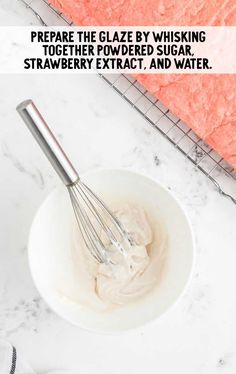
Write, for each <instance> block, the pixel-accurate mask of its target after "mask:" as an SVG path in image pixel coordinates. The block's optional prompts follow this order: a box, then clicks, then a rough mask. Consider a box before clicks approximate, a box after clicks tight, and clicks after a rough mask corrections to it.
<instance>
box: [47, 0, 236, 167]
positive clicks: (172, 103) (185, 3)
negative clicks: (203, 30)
mask: <svg viewBox="0 0 236 374" xmlns="http://www.w3.org/2000/svg"><path fill="white" fill-rule="evenodd" d="M51 3H52V4H53V5H54V6H55V7H57V8H58V9H59V10H60V11H62V12H63V13H64V14H65V15H66V16H67V17H68V18H69V19H71V20H72V21H73V22H74V23H75V24H78V25H119V26H127V25H129V26H130V25H134V26H136V25H142V26H148V25H182V26H186V25H189V26H194V25H227V26H232V25H236V3H235V0H211V1H209V0H180V1H176V0H116V1H114V0H102V1H101V0H51ZM137 79H138V81H139V82H140V83H142V84H143V85H144V86H145V87H146V88H147V90H149V91H150V92H151V93H153V94H154V95H155V96H156V97H157V98H158V99H159V100H161V101H162V102H163V104H165V105H166V106H167V107H168V108H169V109H170V110H171V111H172V112H173V113H174V114H176V115H177V116H178V117H180V118H181V119H182V120H183V121H184V122H186V123H187V124H188V125H189V126H190V127H191V128H192V129H193V130H194V131H195V132H196V133H197V134H198V135H199V136H200V137H201V138H202V139H204V140H205V141H206V142H207V143H208V144H209V145H211V146H212V147H213V148H215V150H216V151H218V152H219V153H220V155H221V156H222V157H224V158H225V159H226V160H227V161H228V162H229V163H231V164H232V166H234V167H235V168H236V75H167V74H166V75H157V74H156V75H153V74H145V75H144V74H140V75H138V76H137Z"/></svg>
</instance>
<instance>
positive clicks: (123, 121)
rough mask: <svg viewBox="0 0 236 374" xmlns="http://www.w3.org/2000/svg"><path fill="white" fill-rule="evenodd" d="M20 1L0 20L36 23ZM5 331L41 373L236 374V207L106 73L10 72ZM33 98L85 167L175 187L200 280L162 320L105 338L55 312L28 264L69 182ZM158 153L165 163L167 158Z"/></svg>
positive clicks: (3, 226) (1, 98)
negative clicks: (42, 220)
mask: <svg viewBox="0 0 236 374" xmlns="http://www.w3.org/2000/svg"><path fill="white" fill-rule="evenodd" d="M31 23H34V17H33V15H32V14H30V13H29V12H27V11H26V9H25V8H24V7H23V6H22V5H21V4H20V3H19V2H18V1H11V2H9V1H7V0H0V24H1V25H3V24H5V25H7V24H12V25H13V24H15V25H20V24H21V25H23V24H31ZM0 82H1V95H0V120H1V132H0V146H1V149H0V163H1V184H0V192H1V194H0V196H1V197H0V200H1V211H0V237H1V246H0V338H1V337H2V338H6V339H8V340H10V341H11V342H12V343H13V344H14V345H16V346H17V348H18V349H19V350H20V351H21V352H22V354H23V355H24V357H25V358H26V360H28V361H29V363H30V364H31V365H32V367H33V368H34V369H35V370H36V372H37V373H41V374H42V373H44V372H46V371H48V370H52V369H77V370H78V373H83V374H86V373H94V372H96V373H97V374H99V373H103V374H110V373H111V372H112V373H113V374H118V373H119V374H120V373H124V374H126V373H127V374H128V373H129V372H130V371H133V372H135V373H136V374H141V373H146V372H147V373H150V374H151V373H153V374H154V373H162V374H173V373H181V374H199V373H203V374H215V373H218V372H219V373H228V374H231V373H232V374H233V373H235V372H236V292H235V287H236V286H235V285H236V271H235V268H236V230H235V224H236V207H235V206H234V205H233V204H232V202H230V201H229V200H226V199H225V198H222V197H221V196H220V195H219V194H218V193H217V192H216V191H215V190H214V188H213V186H212V184H211V183H210V182H209V181H208V180H207V179H206V178H205V177H204V176H203V175H202V174H201V173H200V172H196V171H195V170H194V169H193V167H192V165H191V164H190V162H189V161H187V160H185V159H184V157H183V156H182V155H181V154H179V152H177V150H176V149H174V148H173V147H172V146H171V145H169V143H168V142H167V141H166V140H165V139H164V138H162V137H161V135H159V134H158V133H157V132H155V131H154V130H153V129H152V128H151V127H150V126H148V124H147V123H146V122H145V121H144V120H143V119H142V118H141V117H140V116H139V115H138V114H137V113H136V112H135V111H134V110H133V109H132V108H131V107H129V106H128V105H127V104H126V103H125V102H124V101H123V100H121V99H120V98H119V97H118V95H117V94H116V93H115V92H113V91H112V90H111V89H110V87H108V86H107V85H106V83H105V82H103V81H102V80H101V79H100V78H99V77H98V76H95V75H78V76H66V75H60V76H59V75H58V76H56V75H54V76H46V75H45V76H39V75H29V76H7V75H5V76H1V77H0ZM28 97H32V98H33V99H34V100H35V101H36V102H37V103H38V105H39V106H40V108H41V109H42V111H43V113H45V115H46V116H47V118H48V120H49V122H50V123H52V124H55V126H56V128H57V134H58V136H60V138H61V140H62V142H63V145H64V146H65V148H66V149H70V154H71V157H72V159H74V160H77V165H78V167H79V169H80V170H81V171H85V170H88V169H91V168H96V167H100V166H102V167H113V168H114V167H124V168H128V169H133V170H137V171H140V172H142V173H145V174H147V175H149V176H151V177H152V178H155V179H156V180H158V181H160V182H161V183H163V184H164V185H165V186H167V187H168V188H170V189H171V190H172V191H173V193H174V194H175V195H176V196H177V197H178V198H179V200H180V201H181V202H182V204H183V205H184V207H185V209H186V211H187V213H188V215H189V217H190V219H191V222H192V225H193V229H194V232H195V237H196V252H197V253H196V254H197V256H196V259H197V261H196V266H195V270H194V276H193V279H192V282H191V284H190V286H189V288H188V290H187V291H186V293H185V294H184V296H183V297H182V299H181V300H180V302H179V303H178V304H177V306H176V307H175V308H173V309H172V310H171V311H170V312H168V313H167V314H166V315H165V316H164V317H163V318H161V319H160V320H159V321H158V322H156V323H154V324H151V325H150V326H148V327H145V328H143V329H142V330H141V331H136V332H130V333H127V334H123V335H119V336H105V335H96V334H92V333H88V332H85V331H83V330H81V329H79V328H75V327H73V326H71V325H70V324H68V323H67V322H65V321H63V320H62V319H60V318H59V317H58V316H57V315H55V314H54V313H53V312H52V311H51V310H50V309H49V308H48V306H47V305H46V304H45V302H44V301H43V300H42V299H41V298H40V296H39V294H38V292H37V290H36V289H35V287H34V284H33V282H32V279H31V276H30V273H29V267H28V263H27V248H26V247H27V236H28V233H29V228H30V224H31V221H32V219H33V216H34V214H35V212H36V210H37V208H38V207H39V205H40V204H41V202H42V201H43V199H44V198H45V196H46V195H47V193H48V192H49V191H50V190H51V189H52V188H53V187H54V186H55V185H56V184H57V183H58V179H57V177H56V176H55V174H54V172H53V171H52V169H51V168H50V166H49V165H48V162H47V161H46V159H45V158H44V157H42V156H41V152H40V150H39V148H38V147H37V145H36V144H35V142H34V141H32V139H31V137H30V134H29V133H28V132H27V131H26V130H25V128H24V126H22V123H21V122H20V120H19V118H18V116H17V114H16V112H15V106H16V105H17V104H18V103H19V101H21V100H23V99H25V98H28ZM157 160H158V162H156V161H157Z"/></svg>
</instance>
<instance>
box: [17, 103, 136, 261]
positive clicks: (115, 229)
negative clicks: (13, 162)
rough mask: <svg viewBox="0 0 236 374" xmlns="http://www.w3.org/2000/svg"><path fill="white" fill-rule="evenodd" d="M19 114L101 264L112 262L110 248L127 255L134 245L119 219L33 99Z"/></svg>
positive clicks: (19, 106)
mask: <svg viewBox="0 0 236 374" xmlns="http://www.w3.org/2000/svg"><path fill="white" fill-rule="evenodd" d="M17 111H18V113H19V114H20V116H21V118H22V119H23V121H24V122H25V124H26V125H27V127H28V128H29V130H30V132H31V133H32V135H33V136H34V138H35V139H36V141H37V142H38V144H39V145H40V147H41V149H42V150H43V152H44V153H45V155H46V156H47V158H48V160H49V161H50V163H51V164H52V166H53V167H54V169H55V171H56V172H57V174H58V175H59V177H60V178H61V180H62V182H63V183H64V185H65V186H66V187H67V189H68V192H69V195H70V199H71V203H72V207H73V210H74V213H75V218H76V220H77V223H78V226H79V228H80V232H81V235H82V238H83V240H84V243H85V245H86V247H87V248H88V250H89V251H90V253H91V255H92V256H93V257H94V258H95V259H96V261H98V262H99V263H105V264H109V263H113V261H112V259H111V257H110V255H109V246H110V245H113V247H115V248H116V249H117V250H118V251H120V253H122V254H123V255H125V254H126V251H127V249H128V248H129V246H131V245H132V244H133V241H132V238H130V236H129V234H128V233H127V232H126V231H125V230H124V228H123V227H122V225H121V223H120V222H119V220H118V219H117V218H116V217H115V215H114V214H113V213H112V212H111V211H110V210H109V209H108V208H107V207H106V205H105V204H104V202H103V201H102V200H101V199H100V198H99V197H98V196H97V195H96V194H95V193H94V192H93V191H92V190H91V189H90V188H89V187H88V186H86V185H85V184H84V183H83V182H82V181H81V180H80V178H79V175H78V173H77V171H76V170H75V168H74V167H73V165H72V164H71V162H70V160H69V159H68V157H67V156H66V154H65V152H64V151H63V149H62V148H61V146H60V144H59V143H58V141H57V139H56V138H55V136H54V135H53V133H52V132H51V130H50V128H49V127H48V125H47V123H46V122H45V120H44V119H43V117H42V115H41V114H40V112H39V111H38V109H37V108H36V106H35V105H34V103H33V101H32V100H26V101H23V102H22V103H21V104H19V105H18V106H17Z"/></svg>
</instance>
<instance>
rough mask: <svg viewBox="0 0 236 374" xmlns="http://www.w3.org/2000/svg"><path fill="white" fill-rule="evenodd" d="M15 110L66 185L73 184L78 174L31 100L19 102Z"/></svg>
mask: <svg viewBox="0 0 236 374" xmlns="http://www.w3.org/2000/svg"><path fill="white" fill-rule="evenodd" d="M16 110H17V112H18V113H19V114H20V116H21V118H22V119H23V121H24V122H25V124H26V126H27V127H28V129H29V130H30V132H31V133H32V135H33V136H34V138H35V139H36V141H37V142H38V144H39V145H40V147H41V149H42V150H43V152H44V154H45V155H46V156H47V158H48V160H49V161H50V163H51V164H52V166H53V168H54V169H55V171H56V172H57V174H58V175H59V177H60V178H61V180H62V182H63V183H64V184H65V185H66V186H70V185H72V184H74V183H75V182H76V181H78V179H79V175H78V173H77V172H76V170H75V169H74V167H73V165H72V164H71V162H70V160H69V159H68V157H67V156H66V154H65V152H64V151H63V149H62V148H61V146H60V144H59V143H58V141H57V139H56V138H55V136H54V135H53V133H52V132H51V130H50V128H49V127H48V125H47V123H46V122H45V120H44V119H43V117H42V115H41V114H40V112H39V111H38V109H37V108H36V106H35V104H34V103H33V101H32V100H25V101H23V102H22V103H20V104H19V105H18V106H17V108H16Z"/></svg>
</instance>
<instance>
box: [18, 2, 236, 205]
mask: <svg viewBox="0 0 236 374" xmlns="http://www.w3.org/2000/svg"><path fill="white" fill-rule="evenodd" d="M19 1H21V2H22V3H23V4H24V5H25V6H26V8H28V9H29V10H30V11H31V12H33V13H34V15H35V16H36V17H37V19H38V21H39V22H40V23H41V24H42V25H43V26H68V25H69V26H71V25H73V23H72V22H71V21H70V20H68V19H67V18H66V17H65V16H64V15H63V14H62V13H60V12H59V11H57V10H56V9H55V8H54V7H53V6H51V5H50V4H49V3H48V1H47V0H19ZM99 75H100V77H101V78H102V79H103V80H104V81H106V82H107V83H108V84H109V85H110V87H112V88H113V89H114V90H115V91H116V92H117V93H118V94H119V95H120V97H122V98H123V99H125V100H126V102H127V103H129V104H130V105H131V106H132V107H133V108H134V109H136V110H137V111H138V112H139V113H140V114H141V115H142V116H143V118H144V119H145V120H146V121H147V122H148V123H149V124H151V125H152V126H153V127H154V128H155V129H156V130H158V131H159V132H160V133H161V134H162V135H163V136H164V137H165V138H166V139H167V140H168V141H169V142H171V143H172V144H173V146H174V147H176V148H177V149H178V150H179V151H180V152H181V153H182V154H183V155H184V156H185V157H186V158H187V159H189V160H190V161H191V162H192V164H193V165H194V167H195V168H196V169H198V170H200V171H201V172H202V173H203V174H204V175H205V176H206V177H207V178H208V179H209V180H210V181H211V182H212V183H213V184H214V186H215V188H216V189H217V190H218V191H219V193H220V194H221V195H223V196H225V197H227V198H229V199H230V200H231V201H232V202H233V203H234V204H236V171H234V169H233V168H232V166H230V165H229V164H228V163H227V162H226V161H225V160H224V159H223V158H222V157H221V156H220V155H219V154H218V153H217V152H215V151H214V150H213V149H212V148H211V147H210V146H209V145H207V144H206V143H205V142H204V141H203V140H202V139H200V138H199V137H198V136H197V135H196V134H195V133H194V132H193V131H192V130H191V129H190V128H189V127H188V126H187V125H186V124H185V123H183V122H182V121H181V120H180V119H179V118H177V117H176V116H174V115H173V114H172V113H171V112H170V111H169V110H168V108H167V107H165V106H164V105H163V104H162V103H161V102H160V101H159V100H158V99H157V98H155V97H154V96H152V95H151V94H150V93H149V92H148V91H147V90H145V88H144V87H143V86H141V85H140V84H139V82H137V80H135V79H134V78H132V77H131V76H128V75H124V74H99Z"/></svg>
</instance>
